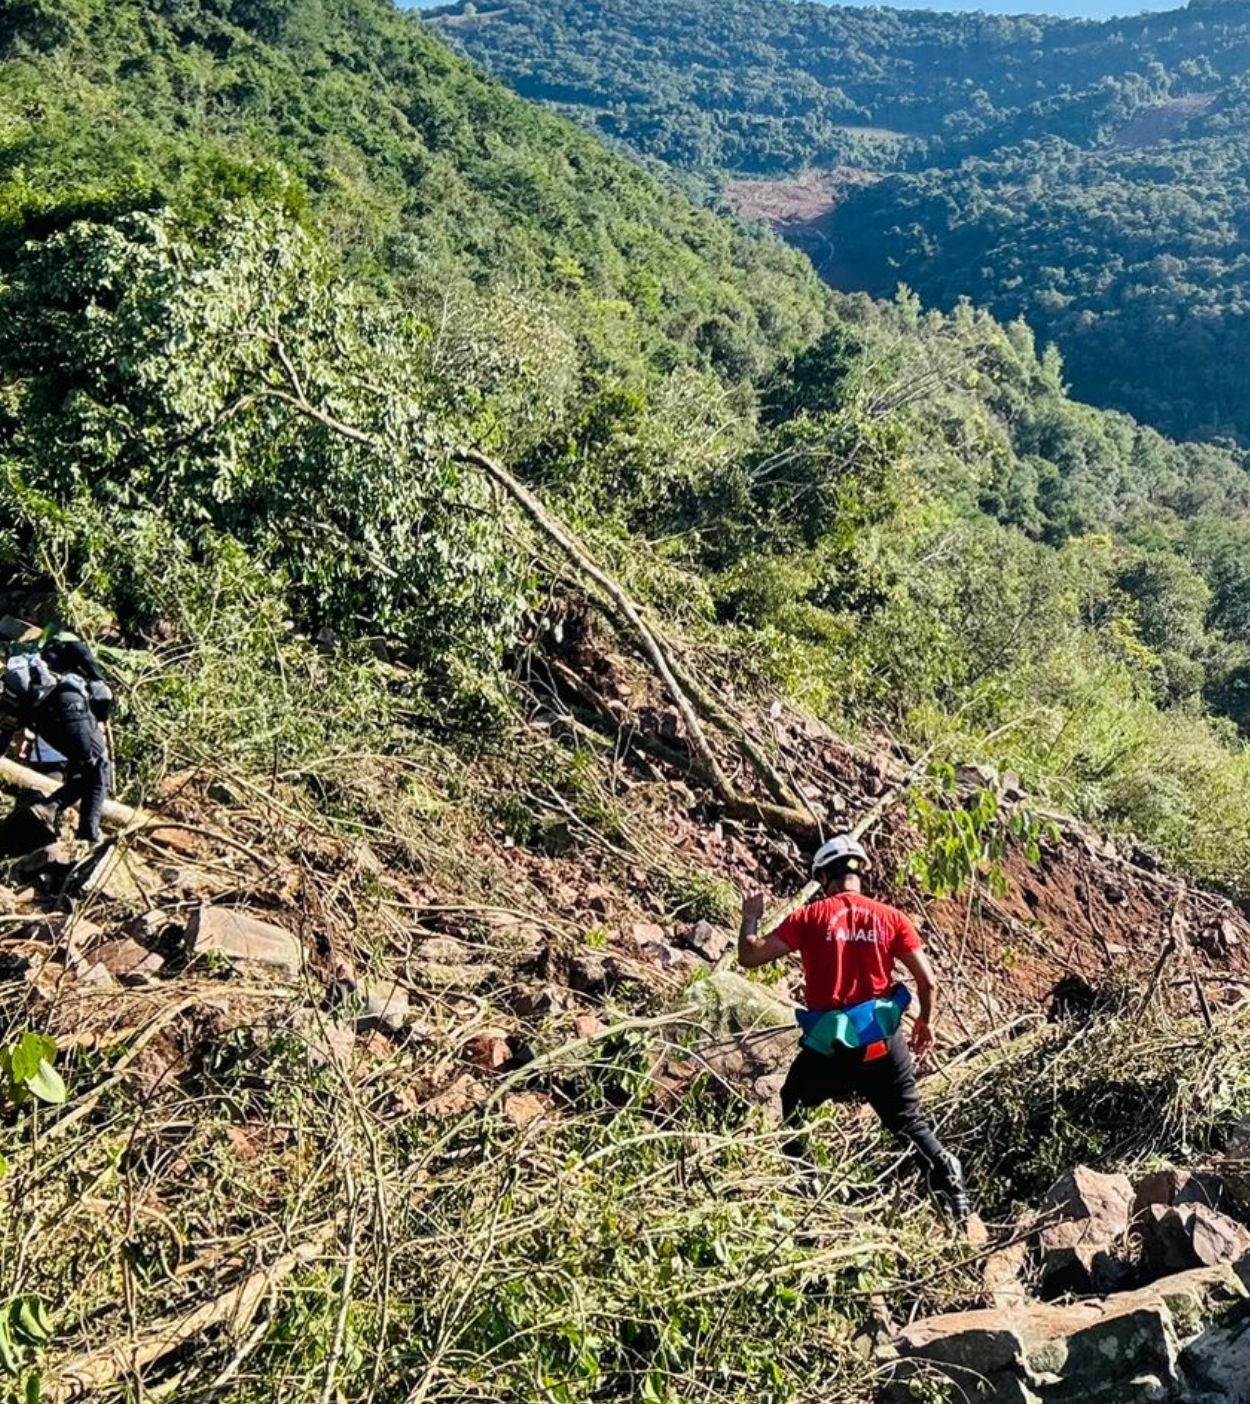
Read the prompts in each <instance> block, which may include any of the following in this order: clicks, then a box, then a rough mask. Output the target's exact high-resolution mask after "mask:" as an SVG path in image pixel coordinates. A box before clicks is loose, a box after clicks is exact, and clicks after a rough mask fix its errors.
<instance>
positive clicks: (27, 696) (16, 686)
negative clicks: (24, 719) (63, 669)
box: [3, 653, 57, 714]
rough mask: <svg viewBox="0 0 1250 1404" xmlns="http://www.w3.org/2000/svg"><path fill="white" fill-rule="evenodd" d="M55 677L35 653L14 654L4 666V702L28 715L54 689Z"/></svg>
mask: <svg viewBox="0 0 1250 1404" xmlns="http://www.w3.org/2000/svg"><path fill="white" fill-rule="evenodd" d="M56 681H57V680H56V677H55V675H54V674H53V672H52V670H51V669H50V668H49V667H48V665H47V664H46V663H45V662H44V661H43V659H42V658H41V657H40V656H39V655H38V654H37V653H15V654H14V655H13V656H12V657H11V658H10V659H9V660H8V661H7V662H6V663H5V665H4V684H3V686H4V697H5V701H6V702H8V703H9V704H10V705H11V706H12V707H14V708H15V709H16V710H17V711H18V712H19V713H23V714H29V713H30V712H32V711H33V710H34V709H35V708H36V707H38V706H39V704H40V703H41V702H43V701H45V700H46V699H47V698H48V697H49V696H50V695H51V693H52V691H53V689H54V688H55V687H56Z"/></svg>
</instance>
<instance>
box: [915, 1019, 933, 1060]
mask: <svg viewBox="0 0 1250 1404" xmlns="http://www.w3.org/2000/svg"><path fill="white" fill-rule="evenodd" d="M932 1047H933V1030H932V1029H931V1028H930V1027H929V1021H928V1019H917V1020H916V1022H915V1023H914V1024H913V1025H912V1026H911V1051H912V1052H913V1053H914V1054H915V1055H916V1057H917V1058H923V1057H924V1056H925V1054H926V1053H928V1052H929V1050H930V1049H931V1048H932Z"/></svg>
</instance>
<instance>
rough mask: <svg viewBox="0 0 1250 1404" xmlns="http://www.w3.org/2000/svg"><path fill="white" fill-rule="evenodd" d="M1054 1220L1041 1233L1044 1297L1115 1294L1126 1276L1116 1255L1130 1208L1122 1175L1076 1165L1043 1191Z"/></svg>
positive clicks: (1129, 1190)
mask: <svg viewBox="0 0 1250 1404" xmlns="http://www.w3.org/2000/svg"><path fill="white" fill-rule="evenodd" d="M1043 1206H1044V1208H1046V1209H1048V1210H1049V1211H1050V1212H1051V1214H1052V1215H1053V1216H1054V1217H1053V1219H1052V1222H1050V1223H1048V1224H1047V1226H1046V1227H1045V1228H1043V1229H1042V1231H1041V1233H1040V1235H1039V1238H1038V1246H1039V1250H1040V1253H1041V1283H1042V1287H1043V1289H1044V1290H1045V1291H1046V1292H1047V1293H1048V1294H1049V1295H1057V1294H1059V1293H1065V1292H1099V1291H1115V1290H1116V1289H1117V1288H1119V1287H1121V1286H1123V1285H1124V1283H1125V1281H1127V1279H1128V1276H1129V1272H1128V1269H1127V1266H1126V1264H1125V1263H1124V1260H1123V1255H1122V1254H1121V1252H1120V1251H1119V1250H1120V1248H1121V1245H1122V1242H1123V1239H1124V1237H1125V1235H1126V1233H1127V1232H1128V1226H1129V1221H1130V1219H1131V1217H1132V1210H1133V1186H1132V1184H1131V1183H1130V1181H1129V1179H1128V1176H1127V1175H1104V1174H1101V1173H1099V1172H1098V1171H1097V1170H1091V1169H1090V1168H1089V1167H1088V1166H1086V1165H1078V1166H1077V1167H1076V1169H1074V1170H1070V1171H1069V1172H1068V1173H1067V1174H1066V1175H1064V1176H1062V1177H1061V1178H1060V1179H1059V1180H1058V1181H1056V1183H1055V1184H1053V1185H1052V1186H1051V1187H1050V1189H1049V1190H1048V1191H1047V1192H1046V1195H1045V1197H1044V1199H1043Z"/></svg>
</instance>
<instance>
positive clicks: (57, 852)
mask: <svg viewBox="0 0 1250 1404" xmlns="http://www.w3.org/2000/svg"><path fill="white" fill-rule="evenodd" d="M77 862H78V845H77V844H76V843H75V842H74V840H73V839H61V840H59V841H58V842H57V843H49V844H46V845H45V846H44V847H43V848H37V849H35V851H34V852H33V853H24V854H23V855H22V856H21V857H20V858H19V859H18V860H17V863H16V865H15V870H16V871H17V872H18V873H20V874H22V876H26V875H28V874H31V875H33V874H35V873H47V872H48V871H49V869H51V870H53V871H55V870H57V869H62V870H64V871H66V872H68V871H69V869H70V868H72V867H73V866H74V864H75V863H77Z"/></svg>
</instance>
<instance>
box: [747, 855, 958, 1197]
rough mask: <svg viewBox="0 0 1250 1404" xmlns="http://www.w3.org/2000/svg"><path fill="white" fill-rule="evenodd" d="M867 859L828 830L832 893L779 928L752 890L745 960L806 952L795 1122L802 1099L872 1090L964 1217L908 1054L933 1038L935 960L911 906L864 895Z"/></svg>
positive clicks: (952, 1169)
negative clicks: (904, 977) (906, 977)
mask: <svg viewBox="0 0 1250 1404" xmlns="http://www.w3.org/2000/svg"><path fill="white" fill-rule="evenodd" d="M869 866H870V865H869V861H868V855H867V854H866V853H865V852H864V849H863V847H862V846H861V845H860V844H859V843H858V842H857V841H856V840H855V839H853V838H851V837H850V836H849V835H845V834H844V835H840V836H839V837H837V838H834V839H830V840H829V842H828V843H826V844H825V845H824V846H823V847H822V848H821V849H820V851H819V852H818V853H817V854H816V857H815V859H814V861H813V863H812V876H813V877H814V878H815V880H816V881H817V883H819V884H820V887H821V888H822V890H823V896H822V897H820V898H817V899H814V900H813V901H812V902H811V903H810V904H809V905H807V906H805V907H802V908H800V909H799V910H798V911H797V912H794V913H793V914H792V915H791V916H789V917H787V918H786V920H785V921H783V922H782V924H781V925H780V926H779V927H778V928H777V930H776V931H775V932H773V933H772V935H770V936H760V935H759V934H758V932H759V925H760V922H761V920H762V919H763V915H764V896H763V893H753V894H751V895H750V896H748V897H747V898H746V900H745V901H744V902H743V904H742V928H741V931H740V932H739V936H738V960H739V963H740V964H741V965H743V966H744V967H745V968H746V969H748V970H753V969H755V968H757V967H758V966H761V965H768V964H769V963H770V962H772V961H775V960H781V959H783V958H784V957H786V956H789V955H791V954H792V953H794V952H797V953H798V954H799V955H800V956H801V957H802V959H803V974H804V977H805V982H806V995H805V1002H806V1005H807V1007H806V1009H802V1010H800V1011H799V1013H798V1020H799V1024H800V1026H801V1027H802V1029H803V1038H802V1040H801V1047H800V1049H799V1053H798V1056H797V1057H796V1058H795V1060H794V1063H793V1065H792V1066H791V1068H790V1072H789V1074H788V1076H787V1077H786V1081H785V1085H784V1086H783V1087H782V1089H781V1109H782V1115H783V1118H784V1120H785V1122H786V1124H787V1125H791V1126H793V1125H794V1124H796V1122H797V1121H798V1119H799V1117H800V1114H801V1112H802V1110H803V1109H804V1108H810V1107H818V1106H820V1105H821V1103H822V1102H828V1101H847V1100H850V1099H852V1098H856V1097H862V1098H864V1099H865V1100H866V1101H867V1102H868V1103H869V1105H870V1106H871V1107H872V1109H873V1110H874V1111H875V1112H876V1113H877V1115H878V1116H879V1117H880V1118H881V1121H882V1122H883V1124H884V1125H885V1126H886V1128H887V1129H888V1130H890V1131H891V1132H893V1133H894V1134H895V1135H896V1136H900V1137H902V1138H903V1139H904V1140H906V1141H908V1142H910V1144H911V1145H912V1147H913V1148H914V1150H915V1152H916V1154H917V1156H918V1157H919V1159H920V1162H921V1164H922V1166H923V1167H924V1172H925V1177H926V1179H927V1181H928V1184H929V1188H930V1190H931V1191H932V1192H933V1193H934V1194H936V1195H937V1196H938V1198H939V1200H940V1201H941V1202H942V1203H943V1204H944V1205H945V1206H946V1207H947V1208H948V1209H949V1210H950V1211H951V1213H952V1214H954V1216H955V1217H956V1218H957V1219H958V1220H959V1221H960V1222H961V1223H962V1222H964V1221H965V1220H966V1219H967V1217H968V1198H967V1193H966V1190H965V1188H964V1178H963V1169H962V1167H961V1166H960V1163H959V1161H958V1160H957V1159H956V1158H955V1156H953V1155H952V1154H951V1153H950V1152H949V1151H948V1150H946V1149H945V1147H943V1146H942V1144H941V1143H940V1142H939V1141H938V1139H937V1137H936V1136H935V1135H934V1133H933V1127H932V1125H931V1124H930V1122H929V1120H928V1118H927V1117H926V1116H925V1114H924V1112H923V1111H922V1109H921V1106H920V1096H919V1093H918V1091H917V1089H916V1072H915V1067H914V1065H913V1063H912V1056H911V1055H912V1052H913V1051H914V1052H915V1053H916V1055H917V1056H918V1057H922V1056H923V1055H924V1054H925V1053H926V1052H928V1050H929V1049H930V1048H931V1047H932V1046H933V995H934V988H935V985H936V980H935V977H934V974H933V967H932V966H931V965H930V964H929V961H928V958H927V957H926V955H925V953H924V951H923V949H922V948H921V944H920V937H919V935H918V934H917V932H916V928H915V927H914V926H913V925H912V923H911V922H910V921H909V920H908V919H907V917H906V916H905V915H904V914H903V913H902V912H900V911H899V910H898V909H897V908H895V907H890V906H887V905H886V904H885V903H884V902H876V901H873V899H872V898H871V897H866V896H864V894H863V892H862V891H861V887H860V874H861V873H864V872H866V871H867V870H868V868H869ZM896 964H899V965H902V966H904V967H905V968H906V969H907V970H908V971H909V972H910V974H911V975H912V977H913V978H914V979H915V982H916V992H917V995H918V997H919V1001H920V1010H919V1014H918V1015H917V1018H916V1021H915V1024H914V1025H913V1028H912V1034H911V1046H910V1048H909V1047H908V1041H907V1038H906V1036H905V1035H904V1033H903V1032H902V1030H901V1027H900V1025H901V1021H902V1015H903V1010H904V1009H905V1008H906V1007H907V1005H908V1003H909V1002H910V998H911V997H910V994H909V992H908V991H907V988H906V986H905V985H902V984H899V983H898V982H897V981H896V980H895V977H894V970H895V966H896ZM797 1150H798V1143H794V1142H792V1143H791V1145H790V1146H788V1147H787V1153H789V1154H794V1153H796V1152H797Z"/></svg>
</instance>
